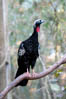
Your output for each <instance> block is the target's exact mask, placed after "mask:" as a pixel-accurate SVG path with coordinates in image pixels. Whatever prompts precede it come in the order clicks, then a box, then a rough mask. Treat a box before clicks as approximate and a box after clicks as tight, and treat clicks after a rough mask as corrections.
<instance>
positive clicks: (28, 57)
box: [15, 19, 44, 86]
mask: <svg viewBox="0 0 66 99" xmlns="http://www.w3.org/2000/svg"><path fill="white" fill-rule="evenodd" d="M43 22H44V20H40V19H38V20H36V21H35V22H34V31H33V33H32V35H31V36H30V37H29V38H28V39H27V40H25V41H23V42H21V44H20V46H19V49H18V60H17V61H18V66H19V67H18V70H17V73H16V76H15V78H17V77H18V76H19V75H21V74H23V73H25V72H27V74H29V72H30V66H31V68H32V72H33V76H35V72H34V66H35V63H36V60H37V58H38V56H39V53H38V48H39V42H38V32H40V25H41V24H42V23H43ZM27 83H28V79H25V80H22V81H21V82H20V83H19V84H18V85H20V86H26V85H27ZM18 85H17V86H18Z"/></svg>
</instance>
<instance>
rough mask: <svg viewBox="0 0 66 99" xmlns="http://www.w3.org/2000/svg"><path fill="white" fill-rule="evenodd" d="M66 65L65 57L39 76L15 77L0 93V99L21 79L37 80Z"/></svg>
mask: <svg viewBox="0 0 66 99" xmlns="http://www.w3.org/2000/svg"><path fill="white" fill-rule="evenodd" d="M65 63H66V55H65V56H64V57H63V58H61V60H59V61H58V62H56V63H55V64H54V65H52V67H50V68H48V69H46V71H43V72H41V73H39V74H37V75H36V76H35V77H33V76H32V75H31V76H30V77H29V75H27V73H24V74H22V75H20V76H19V77H17V78H16V79H15V80H14V81H12V82H11V83H10V84H9V85H8V86H7V87H6V88H5V89H4V90H3V91H2V92H1V93H0V99H3V98H4V97H5V96H6V95H7V94H8V92H9V91H11V90H12V89H13V88H14V87H15V86H16V85H17V84H18V83H19V82H20V81H22V80H23V79H26V78H27V79H29V80H35V79H39V78H42V77H45V76H46V75H48V74H49V73H51V72H53V71H54V70H55V69H57V68H58V67H59V66H60V65H62V64H65Z"/></svg>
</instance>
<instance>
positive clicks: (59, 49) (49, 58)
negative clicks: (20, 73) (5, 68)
mask: <svg viewBox="0 0 66 99" xmlns="http://www.w3.org/2000/svg"><path fill="white" fill-rule="evenodd" d="M36 19H44V20H46V22H45V24H43V25H42V26H41V30H40V33H39V42H40V57H41V58H42V62H43V64H44V66H43V65H42V64H41V61H39V60H40V59H38V60H37V62H36V66H35V71H36V72H41V71H43V69H44V68H48V67H50V66H52V64H54V63H55V62H56V61H57V60H59V59H60V58H61V57H62V56H63V55H64V54H65V53H66V0H11V1H10V0H8V31H9V44H10V60H11V79H12V80H13V79H14V76H15V73H16V71H17V68H18V65H17V51H18V47H19V44H20V42H21V41H23V40H26V39H27V38H28V37H29V36H30V35H31V34H32V32H33V23H34V21H35V20H36ZM12 98H13V99H66V65H62V66H61V67H60V68H59V69H57V70H55V71H54V72H52V73H51V74H50V75H48V76H47V77H45V78H42V79H39V80H34V81H29V83H28V85H27V86H26V87H18V88H15V89H13V90H12Z"/></svg>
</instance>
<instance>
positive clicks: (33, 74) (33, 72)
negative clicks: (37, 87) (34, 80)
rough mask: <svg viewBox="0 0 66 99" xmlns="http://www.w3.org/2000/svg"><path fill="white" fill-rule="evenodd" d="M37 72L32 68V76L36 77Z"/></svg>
mask: <svg viewBox="0 0 66 99" xmlns="http://www.w3.org/2000/svg"><path fill="white" fill-rule="evenodd" d="M36 75H37V73H35V71H34V69H32V76H33V77H35V76H36Z"/></svg>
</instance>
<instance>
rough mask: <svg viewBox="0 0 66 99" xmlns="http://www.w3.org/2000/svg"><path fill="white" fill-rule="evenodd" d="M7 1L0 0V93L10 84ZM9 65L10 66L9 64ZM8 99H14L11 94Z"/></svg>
mask: <svg viewBox="0 0 66 99" xmlns="http://www.w3.org/2000/svg"><path fill="white" fill-rule="evenodd" d="M7 12H8V4H7V0H0V92H1V91H2V90H3V89H4V88H5V87H6V86H7V85H8V84H9V83H10V80H11V77H10V70H11V69H10V68H11V67H10V65H9V64H10V55H9V51H8V50H9V36H8V32H7ZM7 63H8V64H7ZM5 99H6V98H5ZM7 99H12V97H11V93H9V94H8V95H7Z"/></svg>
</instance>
